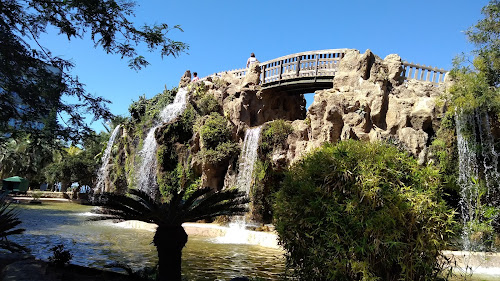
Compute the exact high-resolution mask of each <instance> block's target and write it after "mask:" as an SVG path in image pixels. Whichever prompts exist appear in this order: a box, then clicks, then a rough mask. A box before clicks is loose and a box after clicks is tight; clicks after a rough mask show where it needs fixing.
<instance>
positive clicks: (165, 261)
mask: <svg viewBox="0 0 500 281" xmlns="http://www.w3.org/2000/svg"><path fill="white" fill-rule="evenodd" d="M187 239H188V236H187V234H186V231H184V228H183V227H182V226H181V225H176V226H170V225H159V226H158V228H157V229H156V233H155V236H154V238H153V243H154V245H155V246H156V250H157V251H158V271H159V278H158V280H159V281H181V262H182V248H184V246H185V245H186V243H187Z"/></svg>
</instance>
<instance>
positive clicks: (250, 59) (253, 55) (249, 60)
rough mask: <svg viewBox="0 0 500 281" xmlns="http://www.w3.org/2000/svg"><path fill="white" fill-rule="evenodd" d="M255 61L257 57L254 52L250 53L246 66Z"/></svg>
mask: <svg viewBox="0 0 500 281" xmlns="http://www.w3.org/2000/svg"><path fill="white" fill-rule="evenodd" d="M256 61H257V58H255V54H254V53H251V54H250V57H249V58H248V59H247V68H248V67H249V66H250V65H251V64H252V63H254V62H256Z"/></svg>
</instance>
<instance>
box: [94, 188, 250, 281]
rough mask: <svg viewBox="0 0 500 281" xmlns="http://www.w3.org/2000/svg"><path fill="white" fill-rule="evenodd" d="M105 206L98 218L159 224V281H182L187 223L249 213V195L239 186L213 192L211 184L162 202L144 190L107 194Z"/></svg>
mask: <svg viewBox="0 0 500 281" xmlns="http://www.w3.org/2000/svg"><path fill="white" fill-rule="evenodd" d="M103 201H104V202H102V203H103V208H101V210H100V211H98V213H100V214H102V215H103V216H102V217H100V218H97V219H115V220H116V219H118V220H139V221H144V222H148V223H155V224H157V225H158V228H157V229H156V233H155V235H154V238H153V244H154V245H155V246H156V249H157V251H158V270H159V278H158V280H160V281H163V280H174V281H180V280H181V260H182V259H181V256H182V248H184V246H185V245H186V243H187V238H188V236H187V234H186V231H184V228H183V227H182V223H184V222H193V221H197V220H203V219H212V218H215V217H217V216H221V215H228V216H233V215H241V214H243V213H244V212H246V203H248V198H247V197H246V194H245V192H241V191H238V190H236V189H230V190H222V191H213V190H212V189H211V188H209V187H205V188H201V189H197V190H196V191H194V192H193V193H192V194H190V195H186V190H185V189H181V190H180V191H173V192H171V193H170V198H169V200H168V202H166V203H162V202H158V201H157V200H155V199H153V198H151V197H150V196H149V194H148V193H146V192H144V191H141V190H135V189H132V190H130V194H129V195H128V196H127V195H118V194H105V195H104V200H103Z"/></svg>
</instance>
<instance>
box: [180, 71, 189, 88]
mask: <svg viewBox="0 0 500 281" xmlns="http://www.w3.org/2000/svg"><path fill="white" fill-rule="evenodd" d="M189 83H191V71H190V70H186V72H184V75H182V77H181V81H180V82H179V88H183V87H186V86H187V85H188V84H189Z"/></svg>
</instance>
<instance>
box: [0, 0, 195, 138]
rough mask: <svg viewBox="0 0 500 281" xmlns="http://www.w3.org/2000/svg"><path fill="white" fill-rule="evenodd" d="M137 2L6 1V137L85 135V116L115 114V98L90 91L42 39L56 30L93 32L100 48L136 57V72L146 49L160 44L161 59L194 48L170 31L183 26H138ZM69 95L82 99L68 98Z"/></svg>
mask: <svg viewBox="0 0 500 281" xmlns="http://www.w3.org/2000/svg"><path fill="white" fill-rule="evenodd" d="M134 7H135V3H134V2H132V1H127V0H125V1H115V0H72V1H47V0H26V1H25V0H5V1H1V2H0V141H2V140H5V138H10V137H16V136H17V135H19V134H26V133H29V134H31V135H36V136H40V137H45V138H49V139H50V138H65V139H69V140H73V141H79V139H80V137H81V136H82V135H84V134H85V133H86V132H88V131H89V128H88V126H87V124H86V122H85V120H84V118H83V117H82V114H89V113H90V114H92V115H93V116H94V120H97V119H99V118H105V119H108V118H110V117H111V116H112V114H111V113H110V112H109V110H108V108H107V106H106V104H107V103H108V101H107V100H105V99H103V98H101V97H96V96H93V95H91V94H90V93H88V92H87V91H86V90H85V89H84V85H83V84H82V83H81V82H80V81H79V80H78V77H77V76H75V75H72V74H71V73H70V71H71V69H72V67H73V66H74V65H73V64H72V63H71V62H70V61H68V60H65V59H62V58H60V57H57V56H54V55H53V54H52V53H51V52H50V50H48V49H47V48H45V47H44V46H43V45H42V44H41V43H40V40H39V39H40V37H41V35H42V34H43V33H46V32H48V31H49V30H51V29H55V30H56V32H58V33H59V34H60V35H61V36H65V37H67V39H68V40H72V39H75V38H83V37H84V36H85V34H89V35H90V38H91V40H92V41H93V42H94V43H95V46H96V47H100V48H102V49H103V50H104V51H105V52H106V53H108V54H117V55H119V56H121V57H122V58H127V59H129V67H130V68H132V69H136V70H139V69H141V68H142V67H145V66H147V65H148V64H149V63H148V61H147V60H146V58H145V57H144V56H143V55H141V54H140V53H139V50H140V49H141V48H143V47H144V48H146V49H147V50H148V51H153V50H157V49H159V51H160V54H161V56H162V57H163V56H170V55H171V56H177V55H179V54H180V53H182V52H184V51H185V50H186V49H187V45H186V44H184V43H182V42H177V41H174V40H172V39H170V38H168V37H167V34H168V33H169V32H171V31H172V30H174V29H176V30H181V29H180V27H179V26H173V27H170V26H168V25H167V24H164V23H161V24H155V25H144V26H142V27H136V26H135V25H134V24H133V22H132V21H131V18H132V17H133V16H134V15H133V9H134ZM63 96H66V97H74V99H73V100H77V101H78V102H75V103H70V102H65V101H63V99H62V98H61V97H63ZM58 118H63V120H64V123H61V122H59V121H58Z"/></svg>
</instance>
